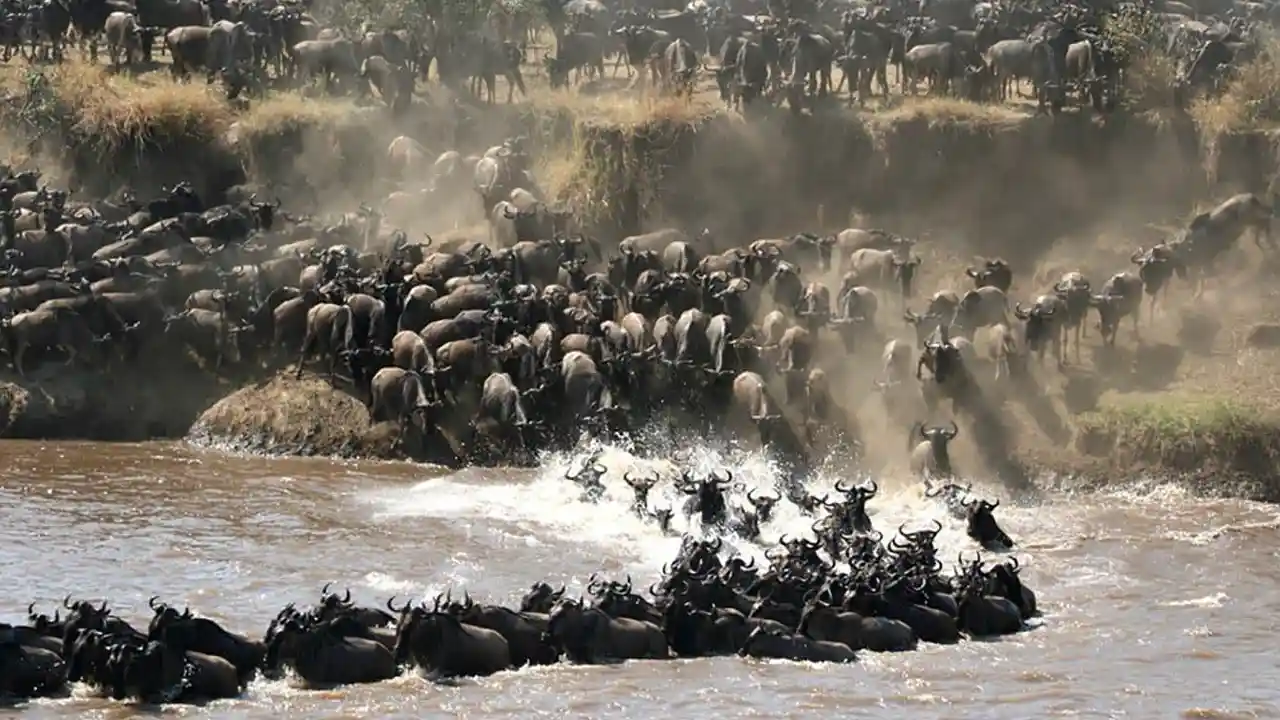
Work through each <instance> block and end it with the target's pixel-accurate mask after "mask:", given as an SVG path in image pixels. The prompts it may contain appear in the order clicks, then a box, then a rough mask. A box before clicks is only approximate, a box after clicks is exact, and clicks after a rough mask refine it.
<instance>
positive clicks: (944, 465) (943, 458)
mask: <svg viewBox="0 0 1280 720" xmlns="http://www.w3.org/2000/svg"><path fill="white" fill-rule="evenodd" d="M959 431H960V429H959V428H958V427H956V424H955V422H952V423H951V427H950V428H944V427H933V428H926V427H925V426H924V425H923V424H917V425H916V426H915V427H914V428H912V433H911V435H912V438H911V472H913V473H915V474H916V475H917V476H919V477H921V478H924V479H925V480H929V479H931V478H947V477H951V476H952V475H953V474H954V473H955V471H954V470H953V469H952V468H951V454H950V453H949V452H948V450H947V445H948V444H949V443H950V442H951V441H952V440H954V439H955V437H956V434H957V433H959ZM916 436H919V438H920V441H919V442H918V443H917V442H916V440H915V438H916Z"/></svg>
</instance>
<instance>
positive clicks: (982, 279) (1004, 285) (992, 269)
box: [965, 258, 1013, 292]
mask: <svg viewBox="0 0 1280 720" xmlns="http://www.w3.org/2000/svg"><path fill="white" fill-rule="evenodd" d="M965 274H966V275H968V276H969V277H971V278H973V286H974V287H975V288H980V287H997V288H1000V291H1001V292H1009V286H1010V285H1013V269H1012V268H1010V267H1009V263H1007V262H1005V261H1004V260H1001V259H999V258H997V259H994V260H988V261H986V263H984V264H983V265H982V267H980V268H972V267H971V268H967V269H966V270H965Z"/></svg>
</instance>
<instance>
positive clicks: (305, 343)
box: [294, 328, 315, 378]
mask: <svg viewBox="0 0 1280 720" xmlns="http://www.w3.org/2000/svg"><path fill="white" fill-rule="evenodd" d="M314 342H315V335H314V334H313V333H312V332H311V329H310V328H308V329H307V335H306V337H305V338H303V340H302V353H301V354H300V355H299V357H298V372H297V374H296V375H294V377H295V378H301V377H302V367H303V366H304V365H306V363H307V356H308V355H310V354H311V345H312V344H313V343H314Z"/></svg>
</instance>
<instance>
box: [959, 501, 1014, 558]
mask: <svg viewBox="0 0 1280 720" xmlns="http://www.w3.org/2000/svg"><path fill="white" fill-rule="evenodd" d="M964 506H965V510H966V511H967V512H968V518H967V519H966V523H967V525H968V527H967V533H968V535H969V537H970V538H973V540H975V541H976V542H977V543H979V544H980V545H982V547H984V548H986V549H988V550H1008V549H1010V548H1012V547H1013V540H1012V539H1011V538H1010V537H1009V535H1008V534H1007V533H1005V531H1004V530H1002V529H1001V528H1000V524H999V523H997V522H996V518H995V515H994V514H993V512H992V511H994V510H995V509H996V508H998V507H1000V501H999V500H996V501H995V502H994V503H992V502H987V501H986V500H968V501H966V502H965V503H964Z"/></svg>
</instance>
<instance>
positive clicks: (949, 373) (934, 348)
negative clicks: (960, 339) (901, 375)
mask: <svg viewBox="0 0 1280 720" xmlns="http://www.w3.org/2000/svg"><path fill="white" fill-rule="evenodd" d="M945 328H946V326H945V325H941V326H939V329H940V330H942V329H945ZM920 359H921V360H922V361H923V362H924V363H925V365H926V366H927V367H928V368H929V370H930V371H931V372H932V373H933V378H934V381H935V382H937V383H938V384H940V385H943V384H946V383H948V382H951V381H952V379H954V378H961V377H963V372H964V359H963V358H962V357H961V356H960V348H958V347H956V346H955V345H954V344H952V342H951V341H950V340H947V339H943V340H930V341H928V342H926V343H925V346H924V352H923V353H922V354H921V356H920Z"/></svg>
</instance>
